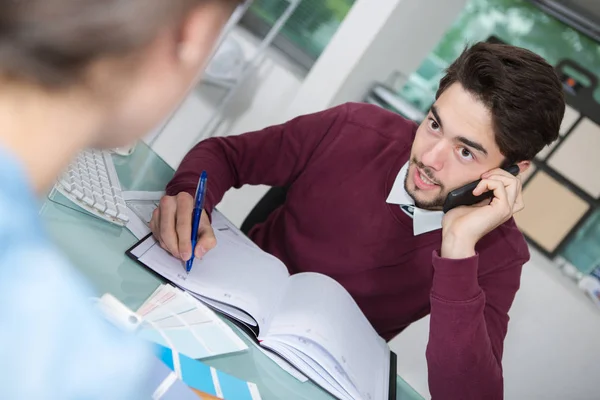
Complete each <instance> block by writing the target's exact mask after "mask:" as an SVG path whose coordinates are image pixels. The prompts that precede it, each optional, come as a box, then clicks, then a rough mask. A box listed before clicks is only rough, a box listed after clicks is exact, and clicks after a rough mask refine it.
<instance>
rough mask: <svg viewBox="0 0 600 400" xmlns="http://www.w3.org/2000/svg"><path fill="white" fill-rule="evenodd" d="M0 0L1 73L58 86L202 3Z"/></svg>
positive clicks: (194, 0)
mask: <svg viewBox="0 0 600 400" xmlns="http://www.w3.org/2000/svg"><path fill="white" fill-rule="evenodd" d="M209 1H214V2H222V3H229V4H230V5H232V6H233V4H235V3H236V1H234V0H0V76H4V77H8V78H16V79H20V80H27V81H33V82H35V83H37V84H41V85H43V86H47V87H63V86H66V85H69V84H71V83H73V82H76V81H78V79H79V78H81V77H82V74H83V73H84V72H85V70H86V67H88V66H89V65H90V63H91V62H92V61H94V60H96V59H97V58H99V57H103V56H108V57H114V56H121V55H127V54H131V53H132V52H133V53H134V52H135V50H138V49H141V48H142V47H143V46H144V45H146V44H148V43H150V42H151V41H152V40H153V39H154V38H155V37H156V35H157V34H158V32H159V30H160V29H161V28H162V27H164V26H166V25H167V24H168V23H171V22H173V21H176V19H177V18H180V19H182V18H183V17H184V16H185V14H186V13H187V12H189V11H190V10H191V9H193V8H194V7H197V6H198V5H199V4H201V3H203V2H209Z"/></svg>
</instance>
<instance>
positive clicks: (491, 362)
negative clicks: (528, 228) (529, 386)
mask: <svg viewBox="0 0 600 400" xmlns="http://www.w3.org/2000/svg"><path fill="white" fill-rule="evenodd" d="M487 190H490V191H492V192H493V194H494V197H493V198H492V200H491V201H490V202H489V203H488V202H483V203H481V204H478V205H476V206H472V207H458V208H455V209H452V210H450V211H449V212H448V213H446V214H445V215H444V219H443V220H442V246H441V253H440V256H438V255H437V254H435V253H434V255H433V260H432V263H433V268H434V273H433V274H434V275H433V285H432V289H431V295H430V303H431V320H430V334H429V344H428V347H427V361H428V367H429V388H430V392H431V394H432V396H433V398H440V399H486V400H487V399H490V400H495V399H500V400H501V399H502V398H503V393H504V385H503V379H502V351H503V342H504V337H505V336H506V330H507V325H508V310H509V309H510V306H511V305H512V302H513V300H514V296H515V293H516V292H517V290H518V288H519V282H520V276H521V269H522V266H523V264H524V263H525V262H526V261H527V260H528V259H529V251H528V249H527V245H526V243H525V241H524V240H523V239H522V236H520V239H521V240H516V241H515V240H513V239H514V238H515V236H513V235H520V233H518V231H517V228H516V226H515V225H514V224H513V225H512V226H510V224H511V223H509V225H507V226H503V227H501V225H502V224H504V223H505V222H506V221H508V220H509V219H510V218H511V217H512V216H513V214H515V213H516V212H518V211H520V210H521V209H523V198H522V194H521V181H520V178H519V177H514V176H512V175H511V174H510V173H508V172H506V171H504V170H501V169H495V170H492V171H489V172H486V173H485V174H483V175H482V180H481V182H480V183H479V185H478V186H477V187H476V188H475V190H473V194H474V195H476V196H478V195H480V194H482V193H483V192H485V191H487ZM497 229H499V230H497ZM511 230H514V231H513V232H510V231H511ZM494 231H495V232H494ZM488 234H490V236H488V237H487V238H485V239H484V237H486V236H487V235H488ZM482 239H483V241H482V243H479V242H480V240H482ZM498 241H501V243H497V242H498ZM476 245H477V247H476ZM476 248H477V249H482V251H483V250H485V253H484V254H485V259H482V263H481V264H480V262H479V261H480V258H481V256H480V255H479V254H478V253H477V252H476ZM504 252H506V253H508V254H505V253H504ZM482 267H483V268H482Z"/></svg>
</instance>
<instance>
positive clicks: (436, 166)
mask: <svg viewBox="0 0 600 400" xmlns="http://www.w3.org/2000/svg"><path fill="white" fill-rule="evenodd" d="M503 162H504V156H503V155H502V154H501V153H500V149H499V148H498V146H497V145H496V141H495V138H494V132H493V129H492V117H491V114H490V112H489V110H488V109H487V108H486V107H485V106H484V105H483V104H482V103H481V102H480V101H478V100H477V99H476V98H475V97H473V96H472V95H471V94H470V93H468V92H467V91H465V90H464V89H463V87H462V86H461V85H460V84H458V83H455V84H453V85H451V86H450V87H448V88H447V89H446V90H445V91H444V92H443V93H442V95H440V97H439V98H438V99H437V101H436V102H435V104H434V105H433V106H432V108H431V111H430V112H429V114H428V115H427V118H426V119H425V120H424V121H423V122H422V123H421V125H420V126H419V128H418V130H417V134H416V137H415V140H414V142H413V145H412V149H411V155H410V164H409V168H408V173H407V175H406V180H405V182H404V187H405V189H406V191H407V192H408V194H409V195H410V196H411V197H412V198H413V199H414V200H415V205H416V206H417V207H419V208H423V209H429V210H441V209H442V207H443V205H444V201H445V200H446V196H447V195H448V193H449V192H450V191H452V190H454V189H456V188H459V187H461V186H463V185H466V184H467V183H470V182H472V181H475V180H477V179H479V178H480V177H481V175H482V174H483V173H485V172H487V171H489V170H491V169H494V168H498V167H499V166H500V165H501V164H502V163H503Z"/></svg>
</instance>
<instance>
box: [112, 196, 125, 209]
mask: <svg viewBox="0 0 600 400" xmlns="http://www.w3.org/2000/svg"><path fill="white" fill-rule="evenodd" d="M115 200H116V201H117V205H119V206H121V207H127V204H125V200H123V198H122V197H120V196H115Z"/></svg>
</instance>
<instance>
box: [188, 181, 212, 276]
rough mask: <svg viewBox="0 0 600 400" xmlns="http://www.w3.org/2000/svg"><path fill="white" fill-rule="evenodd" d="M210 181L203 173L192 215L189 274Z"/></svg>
mask: <svg viewBox="0 0 600 400" xmlns="http://www.w3.org/2000/svg"><path fill="white" fill-rule="evenodd" d="M207 181H208V174H207V173H206V171H202V174H201V175H200V180H199V181H198V187H197V188H196V199H195V202H194V212H193V214H192V257H191V258H190V259H189V260H187V261H186V263H185V270H186V272H187V273H188V274H189V273H190V271H191V270H192V264H193V263H194V251H195V249H196V243H197V241H198V227H199V226H200V217H201V216H202V210H203V209H204V198H205V197H206V184H207Z"/></svg>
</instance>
